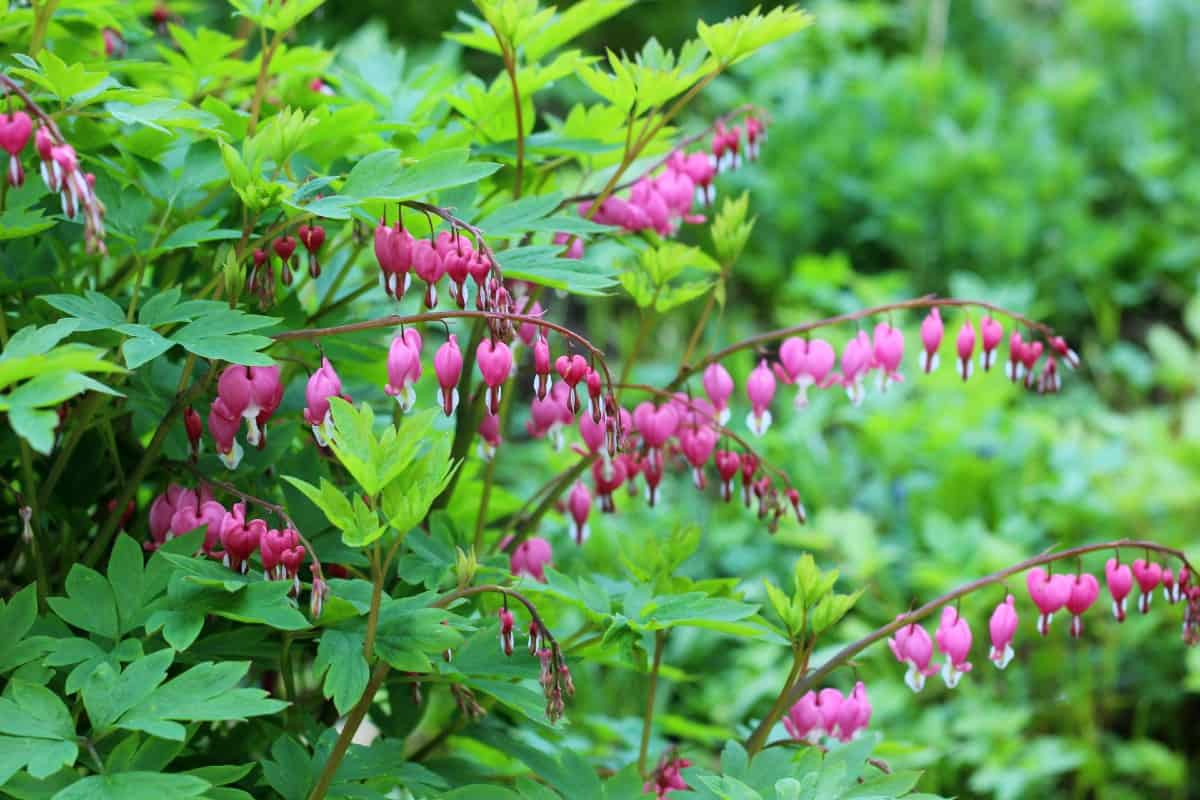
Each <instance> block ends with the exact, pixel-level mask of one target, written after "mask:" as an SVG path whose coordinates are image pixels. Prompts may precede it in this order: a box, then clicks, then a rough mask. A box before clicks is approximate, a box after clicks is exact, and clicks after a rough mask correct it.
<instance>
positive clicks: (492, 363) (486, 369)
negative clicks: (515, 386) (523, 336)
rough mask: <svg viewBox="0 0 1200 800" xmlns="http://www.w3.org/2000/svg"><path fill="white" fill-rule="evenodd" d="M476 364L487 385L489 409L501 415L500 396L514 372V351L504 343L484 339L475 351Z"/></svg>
mask: <svg viewBox="0 0 1200 800" xmlns="http://www.w3.org/2000/svg"><path fill="white" fill-rule="evenodd" d="M475 363H476V366H478V367H479V374H480V375H482V376H483V382H484V383H486V384H487V387H488V388H487V399H486V403H487V407H488V408H489V409H491V412H492V413H493V414H498V413H500V394H501V387H502V386H503V384H504V381H506V380H507V379H508V376H509V373H511V372H512V364H513V358H512V351H511V350H509V349H508V345H506V344H505V343H504V342H499V341H495V340H493V339H484V340H483V341H482V342H480V343H479V347H478V349H476V351H475Z"/></svg>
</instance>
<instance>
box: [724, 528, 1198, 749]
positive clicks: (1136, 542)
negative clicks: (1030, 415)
mask: <svg viewBox="0 0 1200 800" xmlns="http://www.w3.org/2000/svg"><path fill="white" fill-rule="evenodd" d="M1119 548H1128V549H1131V550H1141V549H1145V550H1147V551H1149V552H1154V553H1160V554H1162V555H1166V556H1171V557H1172V558H1177V559H1179V560H1180V561H1181V562H1182V563H1183V564H1184V566H1186V567H1187V568H1188V570H1189V571H1191V572H1192V573H1193V574H1195V569H1193V568H1192V565H1191V564H1190V563H1188V560H1187V556H1186V555H1184V552H1183V551H1182V550H1177V549H1175V548H1173V547H1167V546H1165V545H1161V544H1158V543H1157V542H1150V541H1145V540H1140V539H1117V540H1115V541H1109V542H1100V543H1098V544H1086V545H1081V546H1079V547H1072V548H1069V549H1067V550H1060V551H1058V552H1050V553H1042V554H1041V555H1038V556H1034V557H1033V558H1028V559H1025V560H1024V561H1021V562H1018V563H1016V564H1013V565H1012V566H1010V567H1006V568H1004V569H1002V570H1000V571H999V572H993V573H992V574H990V575H985V576H984V577H982V578H977V579H976V580H973V581H971V582H970V583H965V584H963V585H962V586H959V587H958V588H956V589H953V590H952V591H949V592H947V593H946V594H943V595H941V596H940V597H936V598H934V599H933V600H930V601H929V602H928V603H926V604H925V605H923V606H921V607H919V608H916V609H913V610H912V611H909V612H908V613H907V614H903V615H901V616H899V617H897V618H896V619H894V620H893V621H891V622H889V623H888V624H887V625H884V626H882V627H880V628H877V629H876V630H874V631H872V632H871V633H869V634H867V635H866V636H864V637H863V638H861V639H859V640H858V641H855V642H851V643H850V644H848V645H846V646H845V647H843V648H842V649H841V650H839V651H838V652H837V653H835V654H834V655H833V656H832V657H831V658H830V659H829V660H828V661H826V662H825V663H824V664H822V665H821V666H819V667H817V668H816V669H815V670H813V671H812V672H809V673H808V674H806V675H804V677H802V678H800V679H799V680H798V681H796V682H795V683H794V684H792V685H791V686H785V687H784V689H783V691H782V692H781V693H780V697H781V698H782V700H783V702H782V703H778V704H777V705H776V706H775V707H773V709H772V710H773V711H774V710H775V709H776V708H778V709H783V708H790V707H791V706H792V704H794V703H796V702H797V701H798V700H799V699H800V698H801V697H802V696H803V695H804V693H805V692H807V691H808V690H809V689H812V688H813V687H814V686H817V685H819V684H820V683H821V681H823V680H824V679H825V678H826V677H827V676H828V675H829V674H830V673H832V672H833V671H834V670H836V669H837V668H838V667H840V666H842V665H843V664H845V663H846V662H847V661H849V660H850V659H852V658H854V657H855V656H856V655H858V654H859V653H861V652H862V651H863V650H865V649H867V648H868V647H870V646H871V645H873V644H875V642H878V641H880V640H882V639H886V638H887V637H889V636H891V635H892V634H893V633H895V632H896V631H898V630H900V629H901V628H903V627H904V626H906V625H911V624H913V623H916V622H920V621H921V620H923V619H925V618H926V617H928V616H929V615H930V614H932V613H933V612H935V611H937V610H938V609H939V608H941V607H942V606H944V605H946V604H948V603H953V602H955V601H956V600H958V599H959V598H961V597H965V596H967V595H969V594H971V593H973V592H976V591H979V590H980V589H983V588H986V587H988V586H994V585H997V584H1003V583H1004V581H1005V580H1007V579H1008V578H1010V577H1012V576H1013V575H1017V574H1019V573H1022V572H1025V571H1026V570H1028V569H1032V568H1034V567H1039V566H1042V565H1043V564H1053V563H1054V562H1056V561H1066V560H1069V559H1073V558H1078V557H1079V556H1082V555H1085V554H1087V553H1095V552H1099V551H1103V550H1116V549H1119ZM778 719H779V716H778V713H770V714H768V715H767V716H766V717H765V718H764V719H763V720H762V721H761V722H759V724H758V727H756V728H755V729H754V731H753V733H751V734H750V738H749V739H747V740H746V750H747V751H748V752H749V753H750V754H751V755H753V754H754V753H756V752H758V751H759V750H761V749H762V747H763V744H764V743H765V742H766V740H767V736H768V735H769V734H770V732H771V729H772V728H773V727H775V723H776V722H777V721H778Z"/></svg>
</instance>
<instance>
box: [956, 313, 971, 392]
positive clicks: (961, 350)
mask: <svg viewBox="0 0 1200 800" xmlns="http://www.w3.org/2000/svg"><path fill="white" fill-rule="evenodd" d="M954 348H955V350H957V351H958V374H959V375H961V376H962V379H963V380H964V381H965V380H966V379H967V378H969V377H971V354H972V353H973V352H975V327H974V326H973V325H971V320H969V319H965V320H963V324H962V327H961V328H959V329H958V339H957V340H956V341H955V342H954Z"/></svg>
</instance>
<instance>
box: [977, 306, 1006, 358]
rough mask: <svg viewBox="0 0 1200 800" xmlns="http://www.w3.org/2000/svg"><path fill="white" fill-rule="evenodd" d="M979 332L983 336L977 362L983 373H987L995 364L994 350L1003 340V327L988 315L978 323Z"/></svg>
mask: <svg viewBox="0 0 1200 800" xmlns="http://www.w3.org/2000/svg"><path fill="white" fill-rule="evenodd" d="M979 331H980V333H981V334H982V335H983V350H982V352H980V354H979V361H980V364H981V366H982V367H983V371H984V372H987V371H988V370H990V369H991V368H992V365H993V364H995V363H996V348H997V347H999V346H1000V340H1001V339H1003V338H1004V326H1003V325H1001V324H1000V323H999V322H997V321H996V320H994V319H993V318H992V317H991V316H990V315H989V316H986V317H984V318H983V321H981V322H980V323H979Z"/></svg>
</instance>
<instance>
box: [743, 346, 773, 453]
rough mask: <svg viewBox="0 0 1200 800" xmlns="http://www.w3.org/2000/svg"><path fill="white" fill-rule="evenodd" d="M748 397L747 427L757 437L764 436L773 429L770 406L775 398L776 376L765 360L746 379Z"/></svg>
mask: <svg viewBox="0 0 1200 800" xmlns="http://www.w3.org/2000/svg"><path fill="white" fill-rule="evenodd" d="M746 397H747V398H749V400H750V409H751V410H750V413H749V414H748V415H746V425H747V427H749V428H750V431H751V432H752V433H753V434H754V435H755V436H762V435H763V434H764V433H766V432H767V429H768V428H770V427H771V411H770V408H769V406H770V405H771V400H772V399H774V397H775V376H774V375H773V374H772V373H771V368H770V367H768V366H767V360H766V359H765V358H764V359H762V360H761V361H759V362H758V366H757V367H755V368H754V369H753V370H752V371H751V372H750V377H749V378H747V379H746Z"/></svg>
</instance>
